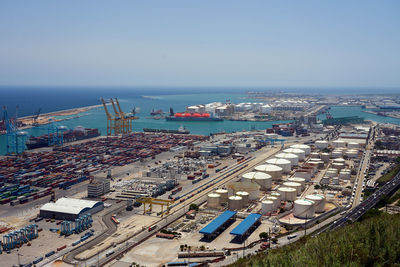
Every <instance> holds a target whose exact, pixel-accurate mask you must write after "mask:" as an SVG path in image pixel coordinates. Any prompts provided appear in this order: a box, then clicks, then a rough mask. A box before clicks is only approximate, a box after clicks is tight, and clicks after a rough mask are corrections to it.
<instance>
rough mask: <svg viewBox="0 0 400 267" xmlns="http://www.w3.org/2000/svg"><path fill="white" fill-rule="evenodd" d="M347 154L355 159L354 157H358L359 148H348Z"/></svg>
mask: <svg viewBox="0 0 400 267" xmlns="http://www.w3.org/2000/svg"><path fill="white" fill-rule="evenodd" d="M345 154H346V156H347V157H349V158H353V159H354V158H357V156H358V150H354V149H351V150H347V151H346V153H345Z"/></svg>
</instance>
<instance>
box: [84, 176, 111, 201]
mask: <svg viewBox="0 0 400 267" xmlns="http://www.w3.org/2000/svg"><path fill="white" fill-rule="evenodd" d="M87 192H88V197H90V198H97V197H100V196H102V195H104V194H107V193H109V192H110V180H106V179H103V180H99V181H95V182H93V183H90V184H88V186H87Z"/></svg>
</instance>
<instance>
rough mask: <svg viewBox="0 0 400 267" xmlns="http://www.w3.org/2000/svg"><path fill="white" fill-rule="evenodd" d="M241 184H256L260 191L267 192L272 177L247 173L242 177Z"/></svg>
mask: <svg viewBox="0 0 400 267" xmlns="http://www.w3.org/2000/svg"><path fill="white" fill-rule="evenodd" d="M242 181H243V182H256V183H257V184H259V185H260V186H261V190H269V189H271V187H272V177H271V175H269V174H268V173H265V172H248V173H245V174H243V175H242Z"/></svg>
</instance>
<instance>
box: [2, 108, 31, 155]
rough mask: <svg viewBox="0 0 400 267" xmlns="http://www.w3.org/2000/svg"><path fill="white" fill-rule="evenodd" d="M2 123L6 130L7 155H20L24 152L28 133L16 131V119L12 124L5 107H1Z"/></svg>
mask: <svg viewBox="0 0 400 267" xmlns="http://www.w3.org/2000/svg"><path fill="white" fill-rule="evenodd" d="M3 121H4V126H5V130H6V146H7V148H6V150H7V154H20V153H22V152H24V150H25V142H26V139H27V138H28V133H27V132H25V131H19V130H18V125H17V122H18V119H17V118H15V120H14V123H13V121H12V120H11V119H10V118H9V117H8V112H7V108H6V107H5V106H3Z"/></svg>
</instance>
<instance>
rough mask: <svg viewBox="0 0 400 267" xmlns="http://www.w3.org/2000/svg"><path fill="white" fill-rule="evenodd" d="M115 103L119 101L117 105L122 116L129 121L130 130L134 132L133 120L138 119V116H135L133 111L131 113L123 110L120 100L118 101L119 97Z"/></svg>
mask: <svg viewBox="0 0 400 267" xmlns="http://www.w3.org/2000/svg"><path fill="white" fill-rule="evenodd" d="M115 103H117V107H118V110H119V114H120V115H121V117H123V118H124V119H125V120H127V122H128V130H129V132H132V129H133V121H134V120H137V119H138V117H136V116H135V114H133V113H131V114H129V113H128V114H125V113H124V112H123V111H122V109H121V106H120V105H119V101H118V99H117V98H115Z"/></svg>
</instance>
